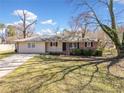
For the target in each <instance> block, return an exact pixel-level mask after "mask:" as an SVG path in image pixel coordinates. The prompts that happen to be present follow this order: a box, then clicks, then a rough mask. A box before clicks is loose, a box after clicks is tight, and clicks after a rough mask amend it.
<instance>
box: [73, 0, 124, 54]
mask: <svg viewBox="0 0 124 93" xmlns="http://www.w3.org/2000/svg"><path fill="white" fill-rule="evenodd" d="M71 1H73V2H74V3H76V4H77V6H78V7H79V8H82V7H83V8H85V11H81V13H84V12H85V13H86V11H87V13H88V14H91V16H90V19H91V20H92V21H93V22H94V23H97V26H98V25H99V27H101V29H102V30H103V31H104V32H105V33H106V34H107V35H108V36H109V37H110V38H111V40H112V41H113V43H114V44H115V46H116V49H117V52H118V56H121V55H123V54H122V51H123V43H121V42H120V39H119V37H118V34H117V31H118V29H117V26H118V21H117V17H116V14H115V11H114V4H116V3H114V2H115V0H95V1H94V0H93V1H92V0H78V1H76V0H71ZM100 5H102V8H107V9H106V11H105V13H107V14H108V15H109V16H108V17H107V22H106V21H105V20H104V19H105V18H101V17H100V16H98V13H97V11H96V9H95V8H96V7H97V8H98V7H100ZM103 6H104V7H103Z"/></svg>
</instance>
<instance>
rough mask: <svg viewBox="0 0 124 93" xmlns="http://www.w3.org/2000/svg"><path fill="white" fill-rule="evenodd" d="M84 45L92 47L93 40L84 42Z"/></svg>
mask: <svg viewBox="0 0 124 93" xmlns="http://www.w3.org/2000/svg"><path fill="white" fill-rule="evenodd" d="M85 47H93V42H85Z"/></svg>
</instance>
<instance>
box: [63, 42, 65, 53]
mask: <svg viewBox="0 0 124 93" xmlns="http://www.w3.org/2000/svg"><path fill="white" fill-rule="evenodd" d="M63 51H66V43H65V42H63Z"/></svg>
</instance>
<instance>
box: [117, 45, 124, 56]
mask: <svg viewBox="0 0 124 93" xmlns="http://www.w3.org/2000/svg"><path fill="white" fill-rule="evenodd" d="M116 50H117V53H118V55H117V56H118V57H124V48H123V47H122V46H121V47H118V46H116Z"/></svg>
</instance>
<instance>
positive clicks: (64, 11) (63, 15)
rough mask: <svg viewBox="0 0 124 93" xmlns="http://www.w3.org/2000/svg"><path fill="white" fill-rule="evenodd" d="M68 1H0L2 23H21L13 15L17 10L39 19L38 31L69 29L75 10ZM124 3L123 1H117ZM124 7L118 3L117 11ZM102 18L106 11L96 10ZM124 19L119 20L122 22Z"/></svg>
mask: <svg viewBox="0 0 124 93" xmlns="http://www.w3.org/2000/svg"><path fill="white" fill-rule="evenodd" d="M66 1H67V0H0V22H1V23H5V24H6V23H13V22H16V21H19V19H18V17H16V16H14V15H13V12H14V11H15V10H17V9H21V10H23V9H24V10H28V11H30V12H32V13H34V14H35V15H37V17H38V22H37V25H36V31H37V32H40V31H41V30H42V29H51V28H56V27H58V26H59V27H60V28H68V25H69V20H70V18H71V16H73V15H75V14H74V8H72V6H71V5H70V4H69V3H67V2H66ZM116 1H123V0H116ZM123 6H124V5H123V4H122V3H118V4H117V5H116V10H119V9H120V8H122V7H123ZM96 11H97V12H98V14H100V16H101V17H104V18H106V17H107V15H106V14H105V13H104V11H105V9H102V7H101V8H96ZM122 19H123V18H119V20H122ZM43 20H52V22H54V25H44V24H41V21H43Z"/></svg>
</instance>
